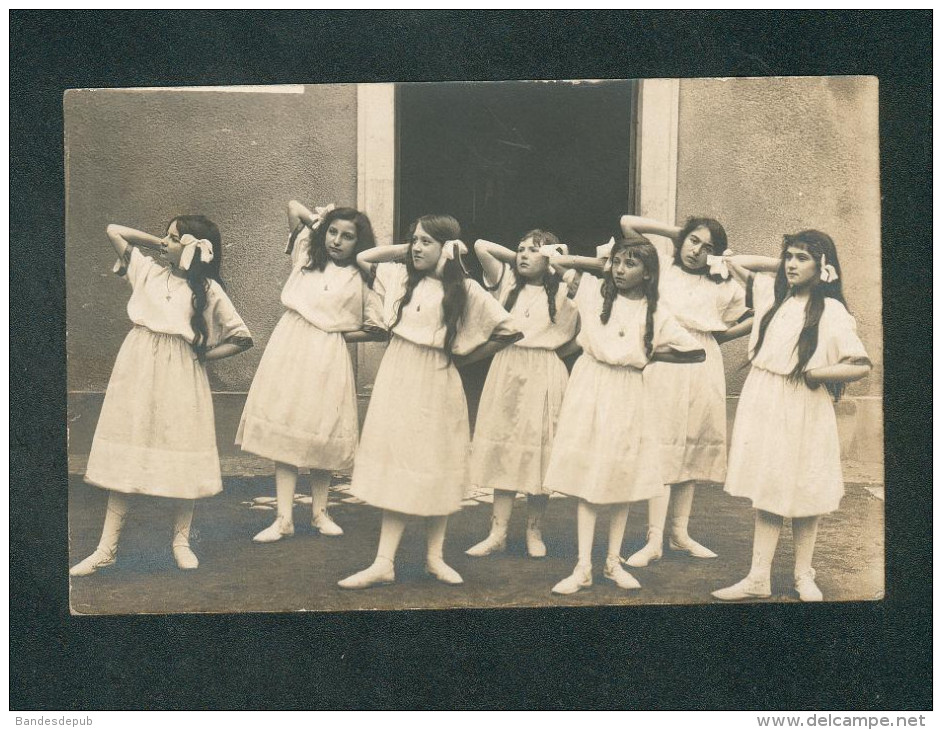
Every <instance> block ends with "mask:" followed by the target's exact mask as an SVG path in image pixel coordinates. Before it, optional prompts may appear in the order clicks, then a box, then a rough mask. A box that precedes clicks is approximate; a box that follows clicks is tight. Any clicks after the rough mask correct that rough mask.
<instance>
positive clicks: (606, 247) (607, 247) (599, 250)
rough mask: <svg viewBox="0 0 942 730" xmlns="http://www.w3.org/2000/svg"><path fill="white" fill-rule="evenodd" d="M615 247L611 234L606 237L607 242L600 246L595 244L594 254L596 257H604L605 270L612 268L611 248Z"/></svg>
mask: <svg viewBox="0 0 942 730" xmlns="http://www.w3.org/2000/svg"><path fill="white" fill-rule="evenodd" d="M613 248H615V237H614V236H612V237H611V238H609V239H608V243H606V244H603V245H602V246H597V247H596V249H595V255H596V257H597V258H600V259H605V268H604V270H605V271H611V270H612V249H613Z"/></svg>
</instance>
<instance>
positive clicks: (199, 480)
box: [85, 248, 251, 499]
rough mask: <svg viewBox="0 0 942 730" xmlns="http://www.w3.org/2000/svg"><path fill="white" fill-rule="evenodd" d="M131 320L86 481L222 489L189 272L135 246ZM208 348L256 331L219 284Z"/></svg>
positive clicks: (153, 491) (123, 487)
mask: <svg viewBox="0 0 942 730" xmlns="http://www.w3.org/2000/svg"><path fill="white" fill-rule="evenodd" d="M129 251H130V255H129V257H128V264H127V273H126V275H125V276H126V278H127V280H128V281H129V282H130V284H131V288H132V292H131V298H130V300H129V301H128V317H130V319H131V321H132V322H133V323H134V329H132V330H131V331H130V332H129V333H128V336H127V337H126V338H125V340H124V343H123V344H122V345H121V349H120V351H119V352H118V357H117V360H116V361H115V365H114V369H113V370H112V372H111V379H110V380H109V381H108V389H107V391H106V392H105V401H104V403H103V405H102V408H101V415H100V416H99V418H98V425H97V427H96V429H95V438H94V440H93V442H92V448H91V452H90V454H89V457H88V469H87V471H86V474H85V480H86V481H87V482H89V483H90V484H94V485H96V486H99V487H103V488H105V489H111V490H114V491H116V492H125V493H129V494H148V495H151V496H157V497H175V498H183V499H196V498H199V497H209V496H211V495H213V494H218V493H219V492H221V491H222V478H221V475H220V471H219V453H218V451H217V449H216V425H215V421H214V419H213V401H212V396H211V394H210V389H209V378H208V377H207V374H206V368H205V366H204V365H203V364H202V363H200V362H199V361H198V360H197V359H196V354H195V353H194V352H193V349H192V348H191V347H190V343H191V342H192V341H193V339H194V337H195V335H194V333H193V329H192V328H191V327H190V317H191V316H192V312H193V308H192V304H191V296H192V292H191V291H190V287H189V285H188V284H187V282H186V280H185V279H182V278H180V277H177V276H173V275H171V273H170V269H169V268H167V267H164V266H161V265H160V264H158V263H157V262H155V261H153V260H152V259H149V258H147V257H146V256H144V255H143V254H141V252H140V251H138V250H137V249H135V248H130V249H129ZM204 318H205V320H206V324H207V329H208V332H209V339H208V342H207V345H208V349H212V348H213V347H215V346H217V345H219V344H222V343H223V342H227V341H238V340H241V339H247V338H250V337H251V334H250V333H249V330H248V328H247V327H246V326H245V323H244V322H243V321H242V318H241V317H239V314H238V312H236V310H235V307H233V305H232V302H231V301H230V299H229V297H228V296H226V293H225V292H224V291H223V289H222V287H221V286H220V285H219V284H218V283H217V282H215V281H211V282H210V288H209V292H208V295H207V307H206V311H205V312H204Z"/></svg>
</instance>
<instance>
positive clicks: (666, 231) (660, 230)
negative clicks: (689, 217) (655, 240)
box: [619, 215, 680, 239]
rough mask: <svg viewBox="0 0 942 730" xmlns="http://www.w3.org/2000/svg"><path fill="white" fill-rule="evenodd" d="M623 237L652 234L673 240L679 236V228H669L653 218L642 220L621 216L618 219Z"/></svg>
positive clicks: (638, 216)
mask: <svg viewBox="0 0 942 730" xmlns="http://www.w3.org/2000/svg"><path fill="white" fill-rule="evenodd" d="M619 223H620V224H621V232H622V235H623V236H628V235H629V234H630V233H631V232H632V231H634V232H635V233H641V234H645V233H653V234H654V235H655V236H666V237H667V238H671V239H675V238H677V236H679V235H680V226H670V225H668V224H666V223H661V222H660V221H656V220H654V219H653V218H642V217H641V216H640V215H623V216H622V217H621V218H620V219H619Z"/></svg>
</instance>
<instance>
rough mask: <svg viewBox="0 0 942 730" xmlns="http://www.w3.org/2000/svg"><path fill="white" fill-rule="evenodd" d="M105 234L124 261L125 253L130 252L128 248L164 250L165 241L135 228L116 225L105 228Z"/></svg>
mask: <svg viewBox="0 0 942 730" xmlns="http://www.w3.org/2000/svg"><path fill="white" fill-rule="evenodd" d="M105 234H106V235H107V236H108V240H109V241H111V245H112V246H114V250H115V252H116V253H117V254H118V258H122V259H123V258H124V255H125V252H126V251H127V250H128V246H141V247H142V248H149V249H152V250H155V251H160V250H162V249H163V248H164V244H163V241H162V240H161V239H159V238H157V236H152V235H151V234H149V233H144V231H138V230H137V229H135V228H128V227H127V226H119V225H117V224H115V223H112V224H110V225H109V226H108V227H107V228H105Z"/></svg>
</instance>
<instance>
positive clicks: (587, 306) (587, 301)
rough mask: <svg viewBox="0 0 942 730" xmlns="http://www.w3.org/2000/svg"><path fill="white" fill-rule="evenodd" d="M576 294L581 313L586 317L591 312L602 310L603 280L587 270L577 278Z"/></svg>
mask: <svg viewBox="0 0 942 730" xmlns="http://www.w3.org/2000/svg"><path fill="white" fill-rule="evenodd" d="M576 286H577V287H578V289H577V290H576V293H575V296H574V297H573V300H574V301H575V303H576V308H577V309H578V310H579V313H580V314H581V315H582V316H583V317H585V316H588V315H589V314H592V313H594V314H598V313H599V312H601V311H602V280H601V279H600V278H598V277H597V276H592V274H589V273H587V272H582V274H581V276H579V277H578V278H577V281H576Z"/></svg>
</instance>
